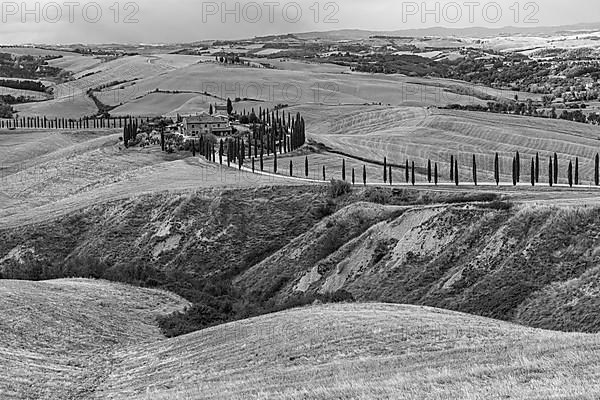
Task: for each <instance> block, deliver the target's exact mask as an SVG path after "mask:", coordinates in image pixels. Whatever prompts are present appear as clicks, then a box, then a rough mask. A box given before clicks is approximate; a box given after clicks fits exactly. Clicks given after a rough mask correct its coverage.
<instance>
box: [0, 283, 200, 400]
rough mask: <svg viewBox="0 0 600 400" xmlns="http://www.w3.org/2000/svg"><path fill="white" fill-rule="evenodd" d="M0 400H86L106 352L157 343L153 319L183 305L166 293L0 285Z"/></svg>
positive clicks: (104, 366)
mask: <svg viewBox="0 0 600 400" xmlns="http://www.w3.org/2000/svg"><path fill="white" fill-rule="evenodd" d="M0 288H1V289H0V293H1V294H0V321H2V322H1V323H0V332H1V333H2V335H0V371H2V372H0V394H1V395H2V398H3V399H7V400H12V399H15V400H21V399H85V398H89V396H90V394H91V393H93V392H94V391H95V387H96V386H97V385H98V384H99V382H101V381H102V380H103V377H104V376H106V375H107V374H109V371H110V369H111V364H112V357H113V355H112V353H113V352H115V351H116V350H117V349H120V348H121V349H122V348H123V347H124V346H128V345H133V344H140V343H149V342H156V341H160V340H162V339H164V337H163V336H162V334H161V332H160V330H159V329H158V326H157V324H156V318H157V317H159V316H161V315H165V314H168V313H170V312H173V311H175V310H182V309H183V308H184V307H185V306H188V305H189V303H188V302H187V301H185V300H183V299H181V298H180V297H178V296H175V295H173V294H171V293H167V292H161V291H157V290H149V289H140V288H135V287H129V286H126V285H120V284H114V283H113V284H111V283H107V282H100V281H87V280H58V281H47V282H36V283H33V282H23V281H7V280H1V281H0Z"/></svg>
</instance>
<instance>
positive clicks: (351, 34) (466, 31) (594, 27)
mask: <svg viewBox="0 0 600 400" xmlns="http://www.w3.org/2000/svg"><path fill="white" fill-rule="evenodd" d="M598 30H600V23H593V24H576V25H563V26H532V27H516V26H505V27H501V28H484V27H469V28H447V27H441V26H440V27H431V28H421V29H405V30H394V31H371V30H360V29H342V30H335V31H324V32H305V33H297V34H295V35H294V36H295V37H297V38H299V39H329V40H343V39H348V40H363V39H368V38H369V37H372V36H398V37H423V36H442V37H448V36H457V37H472V38H489V37H496V36H504V35H513V36H515V35H516V36H519V35H534V34H535V35H553V34H561V33H567V32H568V33H569V34H573V33H575V32H590V31H598Z"/></svg>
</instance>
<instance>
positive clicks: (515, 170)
mask: <svg viewBox="0 0 600 400" xmlns="http://www.w3.org/2000/svg"><path fill="white" fill-rule="evenodd" d="M512 180H513V186H517V158H516V157H513V167H512Z"/></svg>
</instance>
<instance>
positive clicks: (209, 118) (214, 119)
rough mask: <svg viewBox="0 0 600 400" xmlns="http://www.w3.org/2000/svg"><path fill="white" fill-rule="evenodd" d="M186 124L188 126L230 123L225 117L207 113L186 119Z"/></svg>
mask: <svg viewBox="0 0 600 400" xmlns="http://www.w3.org/2000/svg"><path fill="white" fill-rule="evenodd" d="M183 121H184V123H186V124H210V123H215V124H216V123H219V124H220V123H223V122H227V121H229V118H227V117H225V116H223V115H209V114H206V113H202V114H198V115H190V116H188V117H184V119H183Z"/></svg>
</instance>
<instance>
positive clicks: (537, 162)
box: [535, 153, 540, 183]
mask: <svg viewBox="0 0 600 400" xmlns="http://www.w3.org/2000/svg"><path fill="white" fill-rule="evenodd" d="M535 183H540V153H535Z"/></svg>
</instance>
